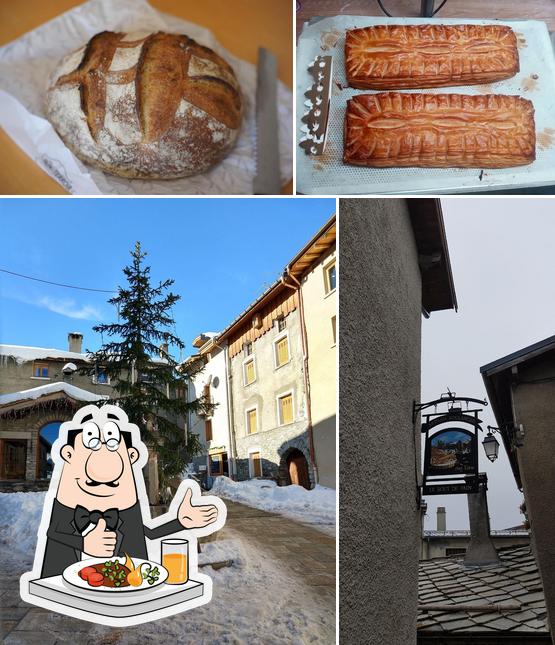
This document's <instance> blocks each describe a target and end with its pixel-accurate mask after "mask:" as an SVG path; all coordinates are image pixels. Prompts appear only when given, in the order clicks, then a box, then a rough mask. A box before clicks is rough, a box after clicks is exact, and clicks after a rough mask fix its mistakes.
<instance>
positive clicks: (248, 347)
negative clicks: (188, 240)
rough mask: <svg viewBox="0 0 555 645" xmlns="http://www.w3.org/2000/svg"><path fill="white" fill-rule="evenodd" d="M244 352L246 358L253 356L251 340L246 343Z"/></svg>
mask: <svg viewBox="0 0 555 645" xmlns="http://www.w3.org/2000/svg"><path fill="white" fill-rule="evenodd" d="M244 350H245V356H247V357H249V356H252V340H249V341H247V342H246V343H245V346H244Z"/></svg>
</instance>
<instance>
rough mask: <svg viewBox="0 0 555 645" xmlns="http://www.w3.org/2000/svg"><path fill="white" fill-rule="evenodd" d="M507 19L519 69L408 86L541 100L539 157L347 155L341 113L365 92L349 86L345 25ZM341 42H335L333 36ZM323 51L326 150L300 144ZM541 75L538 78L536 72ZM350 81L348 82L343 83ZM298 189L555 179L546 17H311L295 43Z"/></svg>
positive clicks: (455, 186)
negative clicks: (389, 162)
mask: <svg viewBox="0 0 555 645" xmlns="http://www.w3.org/2000/svg"><path fill="white" fill-rule="evenodd" d="M430 23H435V24H449V25H456V24H462V23H466V24H476V25H486V24H504V25H508V26H509V27H512V29H513V30H514V31H515V33H516V35H517V39H518V42H519V58H520V72H519V73H518V74H517V75H516V76H514V77H513V78H510V79H508V80H506V81H499V82H497V83H489V84H487V85H464V86H459V87H442V88H433V89H425V90H402V91H403V92H433V93H443V92H451V93H461V94H514V95H518V96H522V97H524V98H527V99H529V100H531V101H532V102H533V103H534V108H535V121H536V139H537V140H536V161H534V162H533V163H532V164H530V165H528V166H520V167H515V168H500V169H486V170H484V171H483V172H482V171H481V169H480V168H476V169H475V168H363V167H357V166H349V165H346V164H344V163H343V161H342V156H343V120H344V115H345V106H346V103H347V99H349V98H351V97H352V96H354V95H355V94H360V93H363V92H368V93H372V90H357V89H353V88H350V87H346V86H347V80H346V77H345V56H344V47H345V30H347V29H353V28H355V27H367V26H370V25H376V24H403V25H413V24H430ZM334 42H335V44H332V43H334ZM319 54H326V55H331V56H332V57H333V81H332V84H333V91H332V96H331V104H330V114H329V119H330V120H329V126H328V138H327V143H326V149H325V151H324V154H323V155H321V156H309V155H306V154H305V152H304V150H303V149H302V148H300V147H299V146H298V142H299V140H300V138H301V136H302V133H301V126H302V123H301V117H302V115H303V114H304V112H305V111H306V107H305V105H304V101H305V100H306V99H305V96H304V93H305V91H306V90H307V89H308V87H309V86H310V85H311V81H312V77H311V76H310V74H309V72H308V66H309V64H310V63H311V61H312V60H314V58H315V57H316V56H317V55H319ZM535 76H537V79H536V78H534V77H535ZM341 88H344V89H341ZM296 89H297V92H296V97H297V98H296V100H297V105H296V133H297V151H296V152H297V155H296V156H297V191H298V192H299V193H303V194H307V195H353V194H387V193H390V194H391V193H393V194H430V193H432V194H437V193H468V192H477V191H485V190H496V189H497V190H501V189H506V188H526V187H534V186H546V185H550V184H555V58H554V55H553V49H552V44H551V40H550V37H549V33H548V31H547V27H546V25H545V23H543V22H539V21H533V20H522V21H494V20H467V19H464V20H463V19H434V18H376V17H374V16H336V17H334V18H323V19H319V20H317V21H314V22H312V23H311V24H306V25H305V27H304V29H303V32H302V34H301V36H300V38H299V43H298V47H297V88H296Z"/></svg>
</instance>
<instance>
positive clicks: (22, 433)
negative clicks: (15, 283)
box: [0, 333, 111, 489]
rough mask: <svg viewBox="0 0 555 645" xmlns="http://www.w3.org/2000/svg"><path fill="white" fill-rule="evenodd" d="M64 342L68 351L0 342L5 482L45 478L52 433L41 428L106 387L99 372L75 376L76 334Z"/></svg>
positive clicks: (82, 359)
mask: <svg viewBox="0 0 555 645" xmlns="http://www.w3.org/2000/svg"><path fill="white" fill-rule="evenodd" d="M68 340H69V347H68V350H58V349H48V348H41V347H24V346H17V345H0V481H2V482H4V483H5V484H4V485H5V486H6V485H7V484H8V483H14V482H26V483H27V484H29V482H35V483H36V482H40V481H47V476H48V472H49V471H48V459H49V453H50V445H51V443H50V442H51V441H52V435H51V434H48V435H46V434H45V433H43V430H44V429H45V428H47V427H49V426H51V425H54V426H55V425H59V424H60V423H63V422H64V421H68V420H70V419H71V418H72V416H73V413H74V412H75V410H76V409H77V408H79V407H81V406H82V405H84V404H86V403H90V402H95V401H100V400H102V399H103V398H105V397H106V395H108V394H109V393H110V391H111V388H110V386H109V384H108V383H105V382H103V381H104V379H103V378H102V376H101V375H100V378H96V377H91V376H85V375H82V374H79V372H78V368H80V367H82V366H83V365H85V364H86V363H87V357H86V355H85V354H83V353H82V352H81V342H82V336H81V334H78V333H70V334H69V335H68ZM39 487H40V486H39ZM28 488H29V487H28V486H27V487H26V489H28Z"/></svg>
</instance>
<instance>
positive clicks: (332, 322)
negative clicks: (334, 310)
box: [331, 316, 337, 345]
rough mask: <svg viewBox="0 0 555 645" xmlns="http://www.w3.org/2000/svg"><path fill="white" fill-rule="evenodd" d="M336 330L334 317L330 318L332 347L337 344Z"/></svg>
mask: <svg viewBox="0 0 555 645" xmlns="http://www.w3.org/2000/svg"><path fill="white" fill-rule="evenodd" d="M336 333H337V330H336V317H335V316H332V317H331V337H332V339H333V345H335V343H336V342H337V336H336Z"/></svg>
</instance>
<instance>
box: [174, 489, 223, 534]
mask: <svg viewBox="0 0 555 645" xmlns="http://www.w3.org/2000/svg"><path fill="white" fill-rule="evenodd" d="M192 497H193V489H192V488H188V489H187V491H186V492H185V495H184V497H183V501H182V502H181V504H180V505H179V509H178V511H177V519H178V520H179V522H180V523H181V526H183V527H184V528H186V529H200V528H203V527H204V526H208V524H212V522H215V521H216V520H217V519H218V509H217V508H216V507H215V506H214V505H213V504H204V505H203V506H193V503H192Z"/></svg>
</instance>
